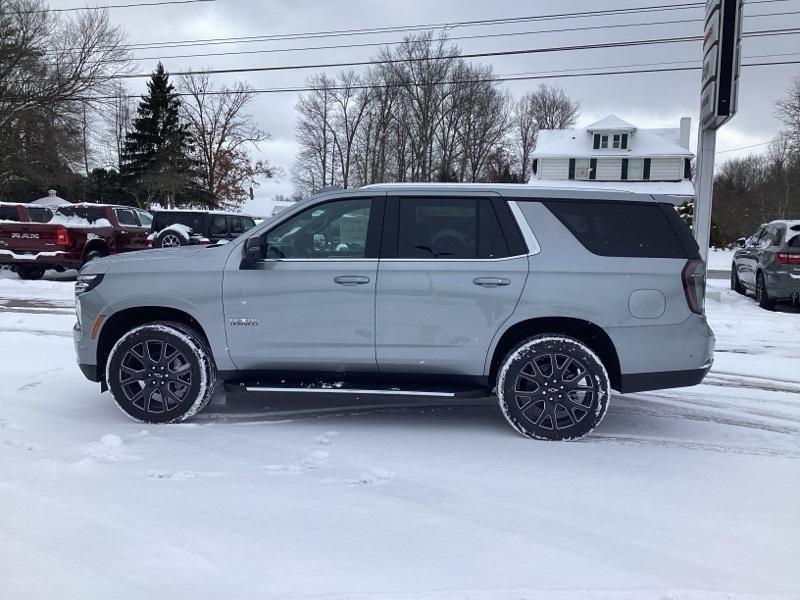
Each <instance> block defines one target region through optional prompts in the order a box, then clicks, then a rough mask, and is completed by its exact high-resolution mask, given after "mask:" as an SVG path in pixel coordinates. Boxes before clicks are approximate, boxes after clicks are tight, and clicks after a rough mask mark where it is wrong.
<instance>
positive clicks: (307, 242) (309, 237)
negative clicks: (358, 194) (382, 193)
mask: <svg viewBox="0 0 800 600" xmlns="http://www.w3.org/2000/svg"><path fill="white" fill-rule="evenodd" d="M370 204H371V202H370V199H369V198H357V199H353V200H338V201H335V202H328V203H326V204H319V205H317V206H313V207H311V208H309V209H308V210H305V211H303V212H301V213H300V214H299V215H295V216H294V217H292V218H291V219H289V220H288V221H286V222H284V223H281V224H280V225H278V226H277V227H276V228H275V229H273V230H272V231H270V232H269V233H267V243H266V258H267V259H293V258H294V259H298V258H299V259H309V258H310V259H314V258H323V259H324V258H364V257H365V256H366V247H367V225H368V223H369V213H370Z"/></svg>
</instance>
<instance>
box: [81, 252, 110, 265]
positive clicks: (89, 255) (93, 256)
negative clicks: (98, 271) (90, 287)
mask: <svg viewBox="0 0 800 600" xmlns="http://www.w3.org/2000/svg"><path fill="white" fill-rule="evenodd" d="M104 256H106V255H105V254H103V253H102V252H100V251H99V250H92V251H91V252H87V253H86V255H85V256H84V257H83V264H86V263H88V262H91V261H93V260H94V259H96V258H103V257H104Z"/></svg>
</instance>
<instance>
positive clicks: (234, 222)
mask: <svg viewBox="0 0 800 600" xmlns="http://www.w3.org/2000/svg"><path fill="white" fill-rule="evenodd" d="M228 225H229V226H230V228H231V235H239V234H240V233H244V225H243V224H242V217H228Z"/></svg>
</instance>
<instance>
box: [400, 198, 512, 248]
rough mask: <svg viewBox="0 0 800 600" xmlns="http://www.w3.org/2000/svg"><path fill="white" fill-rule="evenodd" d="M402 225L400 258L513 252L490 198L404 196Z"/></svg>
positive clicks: (401, 201)
mask: <svg viewBox="0 0 800 600" xmlns="http://www.w3.org/2000/svg"><path fill="white" fill-rule="evenodd" d="M399 227H400V229H399V232H398V257H399V258H413V259H419V258H423V259H436V258H439V259H476V258H502V257H505V256H508V255H509V252H508V245H507V243H506V240H505V237H504V236H503V232H502V230H501V228H500V223H499V221H498V219H497V215H496V214H495V212H494V208H493V207H492V203H491V201H489V200H488V199H478V198H402V199H401V200H400V214H399Z"/></svg>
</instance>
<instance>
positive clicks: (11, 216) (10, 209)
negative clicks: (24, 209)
mask: <svg viewBox="0 0 800 600" xmlns="http://www.w3.org/2000/svg"><path fill="white" fill-rule="evenodd" d="M0 221H19V216H17V207H16V206H0Z"/></svg>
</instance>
